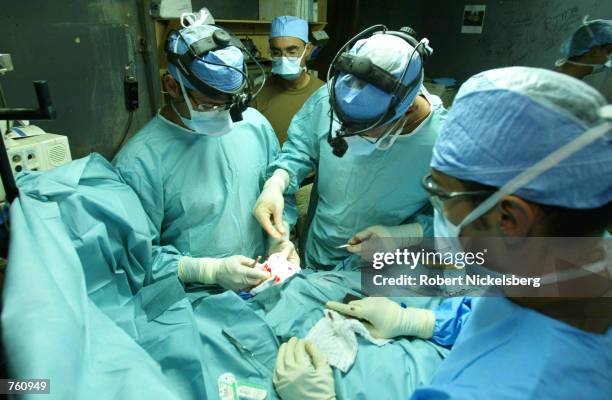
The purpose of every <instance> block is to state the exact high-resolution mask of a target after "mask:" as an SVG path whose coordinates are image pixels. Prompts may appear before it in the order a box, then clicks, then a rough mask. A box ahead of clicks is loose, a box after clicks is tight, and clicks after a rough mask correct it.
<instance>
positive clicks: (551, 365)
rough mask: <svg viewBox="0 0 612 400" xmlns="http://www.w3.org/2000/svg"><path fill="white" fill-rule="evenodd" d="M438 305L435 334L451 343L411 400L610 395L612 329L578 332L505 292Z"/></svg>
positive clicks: (563, 397) (602, 397)
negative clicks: (509, 298)
mask: <svg viewBox="0 0 612 400" xmlns="http://www.w3.org/2000/svg"><path fill="white" fill-rule="evenodd" d="M439 307H440V308H439V311H440V312H437V313H436V314H437V318H436V328H435V333H434V337H433V340H434V341H436V342H438V343H439V344H443V345H450V344H452V343H453V342H454V346H453V348H452V350H451V352H450V353H449V355H448V357H447V358H446V360H444V362H443V363H442V364H441V365H440V367H438V370H437V371H436V373H435V374H434V376H433V379H432V381H431V384H430V385H428V386H424V387H421V388H418V389H417V390H416V391H415V392H414V394H413V396H412V399H413V400H424V399H427V400H432V399H551V400H552V399H555V400H557V399H578V398H581V399H602V400H604V399H609V398H610V394H611V393H612V328H610V329H608V331H607V333H605V334H596V333H589V332H586V331H582V330H580V329H577V328H574V327H571V326H570V325H567V324H565V323H563V322H561V321H558V320H555V319H552V318H550V317H547V316H545V315H543V314H541V313H538V312H536V311H533V310H530V309H528V308H524V307H521V306H519V305H517V304H515V303H513V302H511V301H510V300H508V299H507V298H504V297H501V298H496V297H485V298H479V299H476V300H471V299H467V298H466V299H460V298H459V299H451V300H446V301H444V302H443V303H442V304H441V305H440V306H439Z"/></svg>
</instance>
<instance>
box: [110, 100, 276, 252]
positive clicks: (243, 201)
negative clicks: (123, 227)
mask: <svg viewBox="0 0 612 400" xmlns="http://www.w3.org/2000/svg"><path fill="white" fill-rule="evenodd" d="M243 118H244V120H243V121H241V122H238V123H235V124H234V128H233V130H232V132H231V133H229V134H227V135H224V136H220V137H213V136H208V135H200V134H194V133H193V132H192V131H189V130H187V129H184V128H182V127H180V126H178V125H175V124H173V123H172V122H170V121H168V120H167V119H165V118H164V117H162V116H161V115H159V114H158V115H157V116H156V117H155V118H153V120H151V121H150V122H149V123H148V124H147V125H146V126H144V127H143V128H142V130H141V131H140V132H139V133H138V134H136V136H135V137H134V138H133V139H131V140H130V142H129V143H128V144H127V145H126V146H125V147H124V148H123V149H122V151H121V152H120V153H119V155H118V156H117V158H116V159H115V160H114V164H115V167H116V168H117V169H118V170H119V173H120V174H121V176H122V177H123V178H124V179H125V180H126V182H127V183H128V184H129V185H130V186H131V187H132V188H133V189H134V191H135V192H136V193H137V194H138V197H139V198H140V201H141V203H142V205H143V207H144V209H145V211H146V212H147V214H148V215H149V217H150V218H151V220H152V221H153V223H154V225H155V227H156V228H157V229H158V231H159V232H160V237H159V238H158V239H157V240H155V241H154V244H155V245H173V246H174V247H176V248H177V249H178V250H179V251H180V252H181V253H182V254H187V255H191V256H193V257H218V258H221V257H228V256H231V255H235V254H241V255H244V256H247V257H256V256H258V255H265V251H266V236H265V234H264V231H263V230H262V228H261V226H260V225H259V223H258V222H257V220H256V219H255V218H254V217H253V215H252V213H251V210H252V209H253V206H254V205H255V202H256V200H257V198H258V196H259V194H260V189H261V187H262V185H263V182H264V179H265V173H266V168H267V167H268V165H269V164H270V163H271V162H272V161H273V160H274V158H275V157H276V155H277V154H278V151H279V145H278V140H277V139H276V135H275V134H274V131H273V130H272V127H271V126H270V124H269V123H268V121H267V120H266V119H265V118H264V117H263V116H262V115H261V114H260V113H259V112H258V111H256V110H254V109H252V108H249V109H247V110H246V111H245V112H244V113H243Z"/></svg>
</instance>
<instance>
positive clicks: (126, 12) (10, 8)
mask: <svg viewBox="0 0 612 400" xmlns="http://www.w3.org/2000/svg"><path fill="white" fill-rule="evenodd" d="M148 3H149V2H148V1H145V0H66V1H62V2H61V6H60V3H59V2H55V1H46V0H28V1H3V5H2V13H1V15H0V52H4V53H10V54H11V55H12V59H13V64H14V67H15V71H13V72H10V73H8V74H6V75H4V76H0V84H1V85H2V88H3V89H4V93H5V95H6V99H7V103H8V105H9V106H11V107H29V106H34V105H35V102H36V100H35V96H34V91H33V88H32V83H31V82H32V81H33V80H37V79H45V80H47V81H48V82H49V86H50V90H51V97H52V100H53V104H54V106H55V108H56V110H57V119H56V120H53V121H33V122H34V123H36V124H37V125H39V126H40V127H42V128H43V129H45V130H46V131H47V132H50V133H57V134H63V135H67V136H68V137H69V141H70V147H71V151H72V156H73V158H78V157H82V156H84V155H87V154H89V153H90V152H92V151H96V152H99V153H102V154H103V155H104V156H106V157H111V156H112V154H113V153H114V151H115V149H116V148H117V146H118V145H119V143H120V142H121V139H122V137H123V134H124V133H125V130H126V127H127V124H128V121H129V119H128V112H127V111H126V109H125V105H124V97H123V80H124V77H125V71H126V65H128V64H130V66H132V65H133V66H134V67H135V71H136V77H137V79H138V81H139V92H140V96H139V97H140V108H139V109H138V110H137V111H136V112H135V114H134V117H133V121H132V124H131V128H130V132H134V131H135V130H137V129H138V128H140V127H141V126H142V125H143V124H144V123H146V121H148V120H149V119H150V118H151V116H152V115H153V113H154V111H155V110H156V108H157V104H156V103H158V101H159V84H158V80H157V75H158V73H157V72H156V68H157V60H156V55H155V36H154V34H153V30H152V19H151V18H150V17H149V15H148V9H149V5H148ZM146 24H148V25H146ZM153 74H155V75H153Z"/></svg>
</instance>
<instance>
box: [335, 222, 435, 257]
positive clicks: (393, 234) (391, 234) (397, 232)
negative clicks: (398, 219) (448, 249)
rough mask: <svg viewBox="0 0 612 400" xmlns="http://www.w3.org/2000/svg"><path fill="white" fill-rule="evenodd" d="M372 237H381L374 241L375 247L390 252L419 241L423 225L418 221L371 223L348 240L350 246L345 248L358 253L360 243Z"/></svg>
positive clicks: (421, 238)
mask: <svg viewBox="0 0 612 400" xmlns="http://www.w3.org/2000/svg"><path fill="white" fill-rule="evenodd" d="M373 239H383V240H382V241H378V242H376V244H378V246H376V247H383V248H380V250H384V251H387V252H392V251H395V250H396V249H402V248H406V247H409V246H414V245H417V244H419V243H421V241H422V240H423V227H422V226H421V224H418V223H414V224H406V225H398V226H383V225H373V226H370V227H368V228H366V229H364V230H362V231H361V232H359V233H357V234H355V236H353V237H352V238H351V239H350V240H349V242H348V244H349V245H350V246H348V247H347V250H348V251H349V252H351V253H359V252H361V250H362V246H361V245H362V244H363V243H364V242H367V241H368V240H373Z"/></svg>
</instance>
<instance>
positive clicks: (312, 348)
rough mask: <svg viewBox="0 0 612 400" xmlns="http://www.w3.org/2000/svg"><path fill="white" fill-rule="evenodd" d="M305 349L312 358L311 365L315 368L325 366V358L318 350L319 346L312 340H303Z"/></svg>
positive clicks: (326, 364)
mask: <svg viewBox="0 0 612 400" xmlns="http://www.w3.org/2000/svg"><path fill="white" fill-rule="evenodd" d="M304 342H305V351H306V352H307V353H308V355H309V356H310V359H311V360H312V365H313V366H314V368H315V369H321V368H327V367H328V366H329V364H328V363H327V358H326V357H325V356H324V355H323V354H321V353H320V352H319V348H318V347H317V346H316V345H315V344H314V343H312V342H310V341H307V340H305V341H304Z"/></svg>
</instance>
